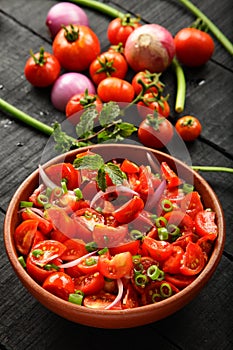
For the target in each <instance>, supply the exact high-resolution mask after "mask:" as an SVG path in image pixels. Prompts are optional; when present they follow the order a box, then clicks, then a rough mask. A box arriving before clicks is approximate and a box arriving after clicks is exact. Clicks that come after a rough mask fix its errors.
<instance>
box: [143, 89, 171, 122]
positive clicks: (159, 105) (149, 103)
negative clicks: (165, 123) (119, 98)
mask: <svg viewBox="0 0 233 350" xmlns="http://www.w3.org/2000/svg"><path fill="white" fill-rule="evenodd" d="M157 96H158V95H157V94H156V93H152V92H149V93H146V94H145V95H144V96H143V100H142V101H139V102H138V103H137V108H138V111H139V114H140V115H141V117H142V118H143V119H145V118H146V117H147V115H148V110H147V109H146V108H145V107H147V108H150V109H151V110H153V111H154V110H155V111H157V112H158V114H159V115H160V116H162V117H165V118H167V117H169V114H170V106H169V104H168V102H167V100H166V98H164V97H163V96H161V97H160V98H158V97H157Z"/></svg>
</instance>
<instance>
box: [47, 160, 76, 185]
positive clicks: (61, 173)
mask: <svg viewBox="0 0 233 350" xmlns="http://www.w3.org/2000/svg"><path fill="white" fill-rule="evenodd" d="M45 173H46V174H47V175H48V177H49V178H50V180H51V181H52V182H54V183H55V184H56V185H58V186H61V181H62V180H63V179H64V180H65V181H66V186H67V188H68V189H69V190H73V189H75V188H77V187H78V185H79V174H78V171H77V170H76V169H75V168H74V166H73V165H72V164H71V163H58V164H53V165H50V166H49V167H47V168H46V169H45Z"/></svg>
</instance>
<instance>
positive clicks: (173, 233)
mask: <svg viewBox="0 0 233 350" xmlns="http://www.w3.org/2000/svg"><path fill="white" fill-rule="evenodd" d="M167 230H168V233H169V234H170V235H171V236H179V235H180V229H179V227H178V226H176V225H174V224H169V225H167Z"/></svg>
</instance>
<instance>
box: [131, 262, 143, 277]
mask: <svg viewBox="0 0 233 350" xmlns="http://www.w3.org/2000/svg"><path fill="white" fill-rule="evenodd" d="M133 270H134V273H135V275H139V274H141V273H142V271H143V265H142V264H140V263H139V264H137V265H135V266H134V269H133Z"/></svg>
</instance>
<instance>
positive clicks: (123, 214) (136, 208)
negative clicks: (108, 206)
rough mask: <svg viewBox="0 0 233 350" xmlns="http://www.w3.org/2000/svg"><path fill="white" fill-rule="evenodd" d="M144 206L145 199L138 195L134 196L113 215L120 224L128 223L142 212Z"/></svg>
mask: <svg viewBox="0 0 233 350" xmlns="http://www.w3.org/2000/svg"><path fill="white" fill-rule="evenodd" d="M143 208H144V202H143V200H142V199H141V198H140V197H138V196H134V197H133V198H132V199H130V200H129V201H128V202H126V203H125V204H124V205H122V206H121V207H120V208H118V209H116V210H115V211H114V212H112V215H113V216H114V218H115V219H116V220H117V221H118V222H119V223H120V224H128V223H130V222H131V221H133V220H134V219H136V217H137V216H138V215H139V214H140V213H141V211H142V210H143Z"/></svg>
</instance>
